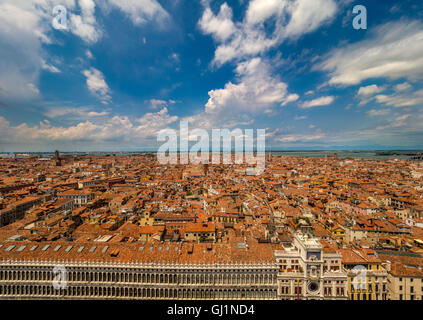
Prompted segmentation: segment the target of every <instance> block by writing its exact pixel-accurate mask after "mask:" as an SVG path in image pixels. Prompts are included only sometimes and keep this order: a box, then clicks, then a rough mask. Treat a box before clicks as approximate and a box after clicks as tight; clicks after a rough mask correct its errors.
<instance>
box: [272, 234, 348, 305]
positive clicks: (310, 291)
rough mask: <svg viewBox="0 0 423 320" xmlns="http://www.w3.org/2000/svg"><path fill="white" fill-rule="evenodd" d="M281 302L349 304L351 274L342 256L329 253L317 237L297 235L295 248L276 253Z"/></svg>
mask: <svg viewBox="0 0 423 320" xmlns="http://www.w3.org/2000/svg"><path fill="white" fill-rule="evenodd" d="M275 259H276V263H277V264H278V266H279V274H278V295H279V296H280V298H281V299H290V300H293V299H298V300H323V299H327V300H346V299H347V298H348V295H347V274H346V273H345V272H344V271H343V270H342V268H341V255H340V254H339V253H336V252H325V251H324V248H323V245H322V244H321V243H320V242H319V241H318V240H317V239H316V238H314V237H311V236H309V235H307V234H300V233H297V234H295V235H294V241H293V243H292V246H291V247H286V248H284V250H275Z"/></svg>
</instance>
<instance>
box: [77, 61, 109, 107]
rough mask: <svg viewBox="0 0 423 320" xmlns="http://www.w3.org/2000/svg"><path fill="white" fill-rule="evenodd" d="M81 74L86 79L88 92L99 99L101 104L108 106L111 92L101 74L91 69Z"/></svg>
mask: <svg viewBox="0 0 423 320" xmlns="http://www.w3.org/2000/svg"><path fill="white" fill-rule="evenodd" d="M82 74H83V75H84V76H85V77H86V78H87V87H88V90H90V92H91V93H92V94H93V95H95V96H96V97H97V98H98V99H100V100H101V102H102V103H103V104H108V103H109V102H110V100H111V99H112V97H111V96H110V93H111V90H110V88H109V86H108V85H107V83H106V81H105V80H104V75H103V73H102V72H101V71H100V70H97V69H95V68H92V67H91V68H90V69H87V70H84V71H82Z"/></svg>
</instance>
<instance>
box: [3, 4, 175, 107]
mask: <svg viewBox="0 0 423 320" xmlns="http://www.w3.org/2000/svg"><path fill="white" fill-rule="evenodd" d="M96 3H97V4H101V6H102V7H103V8H104V7H109V8H117V9H119V10H121V11H122V12H124V13H125V14H127V15H128V17H129V18H130V19H131V21H132V22H133V23H134V24H135V25H139V24H142V23H145V22H148V21H155V22H157V23H158V25H160V24H161V23H162V22H163V21H165V20H166V18H167V17H168V13H167V12H166V11H165V10H164V9H163V8H162V7H161V5H160V4H159V3H158V2H157V1H156V0H120V1H117V0H101V1H96V2H94V0H2V1H0V57H1V59H0V96H1V97H4V98H8V99H15V100H16V99H18V100H29V99H34V98H38V97H39V96H40V91H39V88H38V82H39V77H40V72H41V70H46V71H49V72H53V73H58V72H60V70H59V68H58V67H57V66H54V65H52V64H48V63H46V61H49V60H50V59H49V58H50V57H49V56H48V54H47V52H46V50H45V49H44V48H43V46H45V45H49V44H52V43H55V42H56V40H55V38H54V35H55V34H57V33H58V32H68V33H72V34H74V35H76V36H78V37H80V38H81V39H82V40H83V41H84V42H86V43H87V44H93V43H95V42H97V41H99V40H100V39H101V37H102V35H103V32H102V28H101V26H100V25H99V23H98V21H97V19H96ZM56 5H63V6H64V7H65V8H66V9H67V15H68V19H67V24H68V26H67V29H66V30H60V31H58V30H54V29H53V27H52V19H53V16H52V10H53V8H54V7H55V6H56ZM103 12H104V13H105V14H107V13H108V11H107V10H103ZM90 53H91V52H90V51H87V56H88V57H89V58H91V57H92V55H91V54H90Z"/></svg>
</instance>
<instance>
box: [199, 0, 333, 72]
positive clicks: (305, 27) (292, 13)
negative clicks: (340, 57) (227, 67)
mask: <svg viewBox="0 0 423 320" xmlns="http://www.w3.org/2000/svg"><path fill="white" fill-rule="evenodd" d="M336 11H337V5H336V2H335V1H333V0H267V1H261V0H252V1H251V2H250V3H249V5H248V9H247V12H246V14H245V17H244V19H243V20H242V21H240V22H234V21H233V14H232V9H231V8H230V7H229V6H228V5H227V4H226V3H224V4H222V5H221V6H220V10H219V12H218V14H214V13H213V12H212V10H211V9H210V7H209V6H208V3H206V5H205V9H204V12H203V16H202V17H201V19H200V21H199V27H200V29H201V31H202V32H203V33H204V34H210V35H212V37H213V38H214V39H215V41H216V42H218V47H217V48H216V52H215V57H214V60H213V63H214V64H215V65H217V66H220V65H222V64H224V63H226V62H229V61H232V60H242V59H246V58H249V57H252V56H256V55H258V54H261V53H263V52H265V51H267V50H269V49H270V48H272V47H274V46H276V45H278V44H280V43H281V42H282V41H283V40H285V39H295V38H298V37H300V36H302V35H304V34H307V33H310V32H312V31H314V30H316V29H317V28H318V27H320V26H321V25H323V24H324V23H326V22H328V21H330V20H331V18H333V17H334V15H335V13H336ZM271 19H273V20H272V21H274V28H273V29H274V31H273V32H271V34H269V32H266V28H265V26H264V23H265V22H269V21H270V22H271Z"/></svg>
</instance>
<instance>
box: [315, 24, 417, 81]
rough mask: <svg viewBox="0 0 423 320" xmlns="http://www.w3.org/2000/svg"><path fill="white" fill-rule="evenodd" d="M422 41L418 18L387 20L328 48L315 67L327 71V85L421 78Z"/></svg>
mask: <svg viewBox="0 0 423 320" xmlns="http://www.w3.org/2000/svg"><path fill="white" fill-rule="evenodd" d="M422 41H423V25H422V23H421V22H420V21H405V20H401V21H399V22H389V23H386V24H384V25H381V26H379V27H377V28H375V31H373V32H372V34H371V35H370V36H369V37H368V38H367V39H366V40H363V41H359V42H357V43H353V44H349V45H347V46H344V47H342V48H338V49H335V50H333V51H331V52H330V53H329V54H328V55H327V56H326V57H325V58H324V61H323V62H321V63H319V64H317V65H316V66H315V69H317V70H323V71H328V72H329V75H330V79H329V84H331V85H344V86H349V85H357V84H359V83H360V82H362V81H363V80H366V79H371V78H387V79H390V80H395V79H399V78H407V79H409V80H415V79H421V77H422V76H423V46H422V45H421V43H422Z"/></svg>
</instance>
